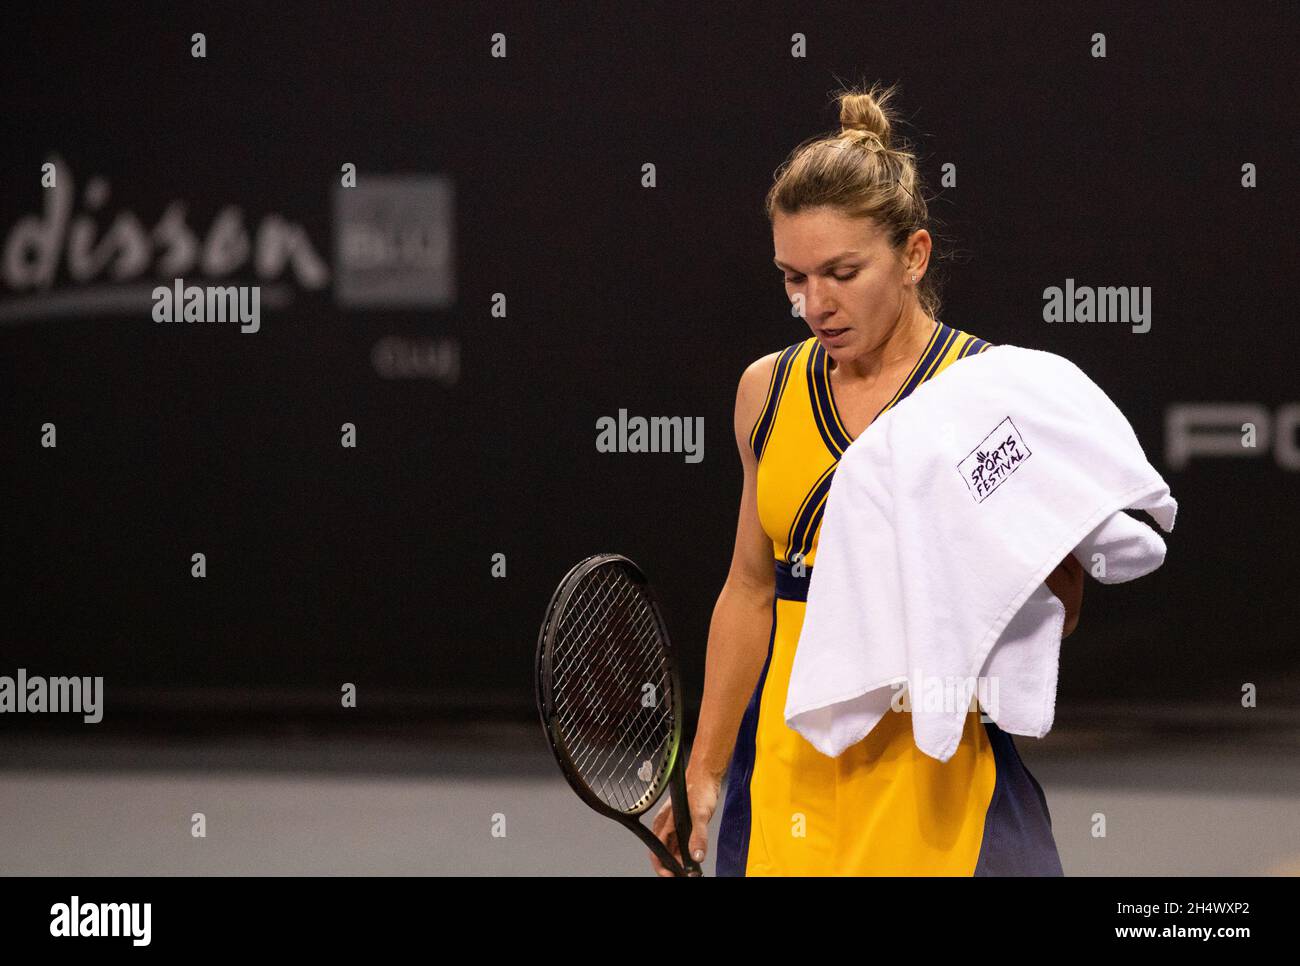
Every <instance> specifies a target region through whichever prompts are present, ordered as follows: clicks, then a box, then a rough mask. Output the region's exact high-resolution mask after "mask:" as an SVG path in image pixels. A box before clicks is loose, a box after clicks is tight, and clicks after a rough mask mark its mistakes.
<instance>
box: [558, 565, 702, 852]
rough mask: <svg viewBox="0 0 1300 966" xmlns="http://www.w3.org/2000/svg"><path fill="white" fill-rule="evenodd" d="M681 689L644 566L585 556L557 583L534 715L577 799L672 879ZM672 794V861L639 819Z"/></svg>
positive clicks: (680, 806) (686, 817)
mask: <svg viewBox="0 0 1300 966" xmlns="http://www.w3.org/2000/svg"><path fill="white" fill-rule="evenodd" d="M681 708H682V702H681V682H680V680H679V678H678V676H677V668H676V665H675V664H674V663H673V656H672V645H671V644H670V643H669V640H668V630H667V628H666V627H665V626H664V621H663V616H662V615H661V614H660V612H659V606H658V604H656V603H655V599H654V595H653V594H652V592H651V590H650V582H649V581H648V580H647V579H646V577H645V574H643V573H642V572H641V568H640V567H638V566H637V565H636V564H634V563H633V562H632V561H631V560H628V559H627V558H626V557H624V556H621V555H620V554H616V553H601V554H596V555H595V556H592V557H588V558H587V559H586V560H583V561H581V562H580V563H578V564H577V565H575V566H574V567H573V569H572V570H570V571H569V572H568V573H567V574H566V575H565V577H564V579H563V580H561V581H560V586H559V587H557V588H556V590H555V594H554V595H553V596H552V597H551V603H550V605H549V606H548V607H547V609H546V618H545V620H543V622H542V630H541V633H540V634H539V635H538V637H537V709H538V711H539V712H540V713H541V716H542V727H543V728H544V729H545V731H546V736H547V738H548V740H549V741H550V744H551V751H553V752H554V753H555V760H556V761H557V762H559V764H560V770H561V771H562V772H564V777H565V778H567V779H568V781H569V784H570V785H571V786H573V790H574V791H575V792H577V793H578V797H579V798H581V799H582V800H583V801H584V802H586V803H587V804H588V805H590V806H591V807H592V808H593V809H595V810H596V811H597V812H599V813H600V814H601V815H604V816H606V817H608V818H612V819H614V820H615V821H616V822H620V823H622V824H623V825H625V826H627V827H628V828H629V829H631V830H632V831H633V832H635V833H636V834H637V835H638V836H640V837H641V840H642V841H643V842H645V844H646V845H648V846H649V847H650V848H651V850H653V851H654V853H655V854H656V855H657V856H658V857H659V860H660V861H661V862H662V863H663V864H664V865H665V866H666V867H667V868H668V869H670V870H672V872H673V874H674V875H677V876H688V875H689V876H698V875H700V874H701V873H700V866H699V864H698V863H697V862H695V861H694V860H693V859H692V858H691V857H690V855H689V854H688V853H687V847H686V843H689V842H690V839H691V809H690V805H689V804H688V802H687V800H686V779H685V762H684V761H683V758H684V757H685V756H684V755H683V754H682V753H681V737H682V711H681ZM665 789H671V794H672V802H673V817H674V821H675V824H676V828H677V842H678V846H679V849H680V851H681V852H682V855H683V860H682V861H678V859H677V857H676V856H674V855H673V854H672V853H671V852H670V851H669V850H668V849H667V848H666V847H665V846H664V844H663V843H662V842H660V841H659V839H658V837H657V836H655V835H654V834H653V833H652V832H651V831H650V830H649V829H647V828H646V827H645V826H644V825H642V824H641V822H640V821H639V817H640V816H641V815H643V814H644V813H645V812H647V811H648V810H649V809H650V807H651V806H652V805H654V803H655V802H656V801H658V800H659V798H660V796H662V795H663V793H664V790H665Z"/></svg>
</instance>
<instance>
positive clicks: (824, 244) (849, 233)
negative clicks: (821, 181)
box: [772, 208, 929, 361]
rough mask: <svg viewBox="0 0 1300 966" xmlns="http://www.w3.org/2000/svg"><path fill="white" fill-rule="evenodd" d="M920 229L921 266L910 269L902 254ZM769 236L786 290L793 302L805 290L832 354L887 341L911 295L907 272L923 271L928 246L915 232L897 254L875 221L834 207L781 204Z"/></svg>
mask: <svg viewBox="0 0 1300 966" xmlns="http://www.w3.org/2000/svg"><path fill="white" fill-rule="evenodd" d="M922 235H924V236H925V238H924V240H923V241H921V242H920V243H919V244H920V247H921V248H922V249H924V251H922V252H920V253H919V254H920V256H921V259H920V261H918V262H916V264H917V265H918V266H919V267H914V268H910V269H909V268H908V265H907V264H906V262H905V260H904V259H905V258H906V255H907V253H908V252H909V251H914V250H915V249H916V247H917V245H918V239H919V236H922ZM772 242H773V247H774V248H775V249H776V257H775V259H774V261H775V262H776V263H777V267H778V268H780V269H781V271H782V274H783V275H784V278H785V291H786V294H787V295H788V296H789V297H790V300H791V302H794V303H796V304H797V300H798V298H799V297H800V296H802V298H803V317H804V321H806V322H807V323H808V327H809V328H810V329H812V332H813V335H815V336H817V338H818V339H819V340H820V341H821V344H822V345H823V346H825V348H826V351H827V352H828V353H829V354H830V356H831V358H833V359H835V360H837V361H838V360H840V359H850V358H853V357H855V356H857V355H859V354H861V353H863V352H866V351H869V350H871V349H874V348H876V347H877V346H879V345H880V344H881V342H883V341H884V339H885V337H886V336H887V335H888V334H889V332H890V329H891V328H892V327H893V326H894V324H895V323H896V322H898V321H899V318H900V316H901V314H902V311H903V307H904V305H905V302H906V301H907V299H908V297H909V296H914V294H915V291H914V290H912V291H911V292H909V290H908V284H909V283H910V278H909V276H910V275H911V274H912V273H915V274H916V275H917V277H918V279H919V278H920V276H921V271H922V270H923V269H924V257H925V255H928V253H929V248H928V242H929V235H928V234H927V233H926V232H925V231H924V230H921V231H918V232H916V233H914V234H913V236H912V239H911V240H910V241H909V244H908V246H907V249H905V250H904V259H900V257H899V255H898V254H897V253H896V252H895V251H894V250H893V249H891V248H890V247H889V244H888V241H887V240H886V236H885V233H884V231H883V230H882V229H881V228H880V226H879V225H878V224H877V223H876V222H875V221H873V220H871V219H857V218H850V217H849V216H847V215H844V214H842V213H841V212H840V211H838V210H836V209H832V208H810V209H805V210H803V211H801V212H799V213H798V214H794V215H787V214H785V213H783V212H781V211H778V212H777V213H776V214H775V216H774V217H773V220H772ZM914 255H915V252H914ZM913 260H914V261H916V259H915V257H914V259H913ZM912 301H913V303H914V304H915V299H914V298H913V299H912Z"/></svg>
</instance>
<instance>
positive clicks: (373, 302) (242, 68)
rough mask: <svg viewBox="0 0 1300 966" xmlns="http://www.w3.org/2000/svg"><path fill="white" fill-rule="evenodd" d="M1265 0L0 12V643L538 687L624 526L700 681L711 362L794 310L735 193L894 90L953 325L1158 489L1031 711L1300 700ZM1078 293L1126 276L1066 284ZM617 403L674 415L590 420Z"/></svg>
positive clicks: (1291, 130)
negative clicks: (235, 310) (584, 584)
mask: <svg viewBox="0 0 1300 966" xmlns="http://www.w3.org/2000/svg"><path fill="white" fill-rule="evenodd" d="M1292 10H1293V8H1292V6H1291V5H1288V4H1272V3H1268V4H1264V3H1250V4H1244V5H1243V4H1231V5H1229V4H1224V5H1221V6H1220V5H1211V4H1185V5H1184V4H1144V5H1140V6H1139V7H1138V8H1134V7H1133V6H1132V5H1131V4H1127V3H1119V2H1116V3H1103V4H1087V5H1083V6H1080V5H1077V4H1061V5H1052V4H1046V5H1045V4H1038V3H1032V4H997V5H991V4H990V5H983V4H947V3H945V4H916V3H897V4H890V3H871V4H867V3H852V4H814V5H808V4H802V3H800V4H793V3H792V4H759V3H743V4H741V3H737V4H705V5H701V6H681V7H672V6H664V5H660V4H648V5H641V4H612V3H611V4H550V3H547V4H508V5H507V4H500V5H498V4H487V5H480V4H442V5H436V6H435V5H429V4H422V3H402V4H392V3H390V4H380V5H363V4H356V5H351V4H347V5H345V4H329V5H322V4H298V5H295V4H251V5H245V4H214V5H206V6H202V7H200V6H189V5H186V4H157V5H113V6H108V5H102V6H101V5H94V6H91V5H86V6H83V7H63V6H59V5H46V4H41V5H31V6H30V8H29V9H27V10H26V11H25V12H24V13H21V14H17V13H11V14H10V16H9V17H8V18H7V23H6V27H5V32H4V33H5V35H4V38H3V40H2V41H0V43H2V44H3V58H2V63H0V70H2V71H3V87H2V91H0V97H2V104H3V126H4V136H3V142H2V147H0V165H2V167H0V176H2V178H3V180H2V182H0V245H3V250H2V252H0V256H2V258H3V261H2V263H0V360H2V361H0V380H2V383H3V390H2V392H3V396H2V398H3V406H4V409H3V413H4V418H3V419H2V420H0V443H2V444H3V453H4V459H5V473H4V492H5V526H4V539H3V554H2V556H3V568H4V572H3V577H4V584H5V599H6V605H5V621H4V635H3V645H2V653H0V675H2V674H8V675H13V674H15V673H16V671H17V670H18V669H19V668H23V669H25V670H26V672H27V673H28V674H44V675H102V676H103V677H104V679H105V688H106V693H107V704H108V707H109V714H111V713H112V709H113V707H114V701H116V702H117V707H119V708H126V707H162V706H165V705H167V704H168V702H170V703H171V705H172V706H173V707H188V706H198V705H201V704H202V703H203V702H204V701H219V700H222V698H223V696H225V698H224V699H225V700H227V701H232V702H234V704H235V705H237V706H247V707H254V706H256V705H257V703H258V702H259V701H262V702H272V703H278V706H281V707H304V708H306V707H311V706H318V707H321V708H328V707H337V706H338V703H339V693H340V688H341V687H342V686H343V685H344V684H345V683H352V684H355V685H356V686H357V688H358V693H359V696H360V702H361V703H362V704H363V705H364V704H365V703H366V702H367V701H368V700H373V701H375V702H378V703H380V704H382V703H384V702H390V703H391V702H397V701H405V702H408V703H409V705H410V706H411V707H420V708H425V709H428V710H433V711H445V712H452V711H463V710H479V711H481V710H484V709H497V710H501V711H504V712H508V713H512V712H522V713H528V712H529V709H530V708H531V699H532V698H531V680H532V678H531V675H532V667H531V665H532V652H533V648H534V646H535V641H536V633H537V627H538V624H539V623H540V620H541V617H542V610H543V607H544V605H545V603H546V600H547V598H548V595H549V593H550V591H551V589H552V588H553V586H554V585H555V583H556V582H557V580H558V579H559V578H560V576H561V575H562V574H563V573H564V572H565V570H566V569H567V568H568V567H569V566H570V565H571V564H572V563H574V562H575V561H576V560H578V559H579V558H581V557H583V556H585V555H587V554H590V553H594V552H597V551H605V550H616V551H620V552H622V553H625V554H627V555H629V556H631V557H632V558H633V559H635V560H636V561H638V562H639V563H640V564H641V565H642V566H643V568H644V569H645V570H646V571H647V572H648V574H649V575H650V576H651V578H652V580H653V581H654V582H655V583H656V585H657V586H658V587H659V588H660V590H661V594H662V597H663V600H664V604H665V608H666V612H667V616H668V620H669V623H670V627H671V630H672V633H673V634H674V637H675V639H676V642H677V644H678V645H679V646H680V648H681V650H682V652H683V662H684V677H685V680H686V682H687V690H688V693H689V694H690V695H691V696H692V698H693V699H697V698H698V694H699V692H700V688H701V685H702V680H703V662H704V651H705V643H706V640H707V633H708V626H709V619H710V613H711V608H712V606H713V603H714V601H715V599H716V596H717V594H718V591H719V589H720V588H721V586H722V583H723V580H724V577H725V575H726V572H727V567H728V564H729V560H730V556H731V550H732V543H733V540H734V532H735V524H736V515H737V508H738V502H739V495H740V480H741V470H740V462H739V459H738V457H737V453H736V448H735V442H734V438H733V433H732V410H733V405H734V400H735V391H736V385H737V381H738V379H739V377H740V374H741V372H742V371H743V369H744V368H745V366H746V365H747V364H748V363H750V362H751V361H753V360H754V359H756V358H758V357H760V356H762V355H765V354H766V353H769V352H772V351H774V350H777V349H780V348H782V347H784V346H787V345H789V344H791V343H793V342H795V341H797V340H799V339H802V338H804V337H806V336H807V334H808V330H807V327H806V325H805V324H804V322H803V321H802V320H801V319H799V318H796V317H792V316H791V313H790V306H789V304H788V302H787V300H786V297H785V294H784V291H783V288H782V285H781V279H780V273H779V272H778V271H777V270H776V269H775V267H774V266H773V265H772V262H771V260H772V255H773V252H772V241H771V234H770V229H769V226H768V224H767V221H766V218H765V217H764V215H763V212H762V200H763V195H764V193H765V191H766V190H767V188H768V187H769V185H770V184H771V179H772V173H773V170H774V169H775V168H776V167H777V165H778V164H780V162H781V161H782V160H783V159H784V157H785V156H786V154H787V153H788V151H789V150H790V149H791V148H792V147H794V146H795V145H796V144H797V143H798V142H800V141H801V140H803V139H804V138H807V137H810V136H812V135H814V134H819V133H824V132H827V131H830V130H833V129H835V128H836V127H837V126H838V120H837V118H836V116H835V115H834V113H833V106H832V104H831V100H830V97H831V94H832V93H833V91H834V90H835V89H836V88H837V87H838V86H839V85H840V83H841V82H846V83H855V82H860V81H863V80H865V81H868V82H870V81H874V80H881V81H884V82H886V83H893V82H897V83H898V84H899V85H900V94H899V97H898V100H897V102H896V105H895V106H896V107H898V108H899V109H900V110H901V111H902V113H903V116H904V117H905V119H906V120H907V122H908V124H907V125H906V126H905V127H904V129H903V130H902V131H901V132H899V133H901V134H902V135H904V136H905V137H907V138H909V139H910V140H911V142H912V143H913V144H914V145H915V147H916V148H917V150H918V151H919V154H920V159H921V165H922V170H923V172H924V174H925V176H926V178H927V180H928V181H929V187H930V194H931V196H932V197H933V200H932V202H931V210H932V212H933V214H934V215H935V216H936V217H937V218H938V219H939V223H938V225H937V230H936V237H937V246H938V247H937V250H938V252H939V254H940V255H941V256H942V257H943V261H942V262H941V263H940V265H939V267H940V268H941V269H942V270H943V272H944V274H945V275H946V277H947V285H946V287H945V300H944V305H943V309H942V311H941V313H940V317H941V318H942V319H943V321H945V322H947V323H948V324H950V325H953V326H955V327H958V328H961V329H965V330H967V331H970V332H974V333H975V334H977V335H979V336H981V337H983V338H985V339H987V340H989V341H991V342H994V343H1011V344H1016V345H1022V346H1028V347H1033V348H1040V349H1046V350H1048V351H1051V352H1055V353H1059V354H1061V355H1063V356H1066V357H1067V358H1069V359H1071V360H1073V361H1074V362H1076V363H1077V364H1078V365H1079V366H1081V367H1082V368H1083V370H1084V371H1085V372H1086V373H1088V374H1089V375H1090V376H1091V377H1092V378H1093V379H1094V380H1095V381H1096V382H1097V383H1098V384H1099V385H1100V386H1101V387H1102V388H1103V389H1104V390H1105V391H1106V392H1107V393H1109V394H1110V395H1111V397H1112V398H1113V399H1114V400H1115V402H1116V403H1117V404H1118V405H1119V406H1120V408H1121V409H1122V410H1123V411H1124V412H1125V413H1126V414H1127V415H1128V417H1129V418H1130V420H1131V422H1132V423H1133V426H1134V428H1135V430H1136V432H1137V434H1138V437H1139V439H1140V440H1141V441H1142V443H1143V446H1144V447H1145V448H1146V450H1147V453H1148V455H1149V456H1150V457H1151V459H1152V462H1153V463H1155V465H1156V466H1157V467H1158V468H1159V469H1160V470H1161V472H1162V473H1163V474H1164V475H1165V478H1166V479H1167V480H1168V481H1169V483H1170V485H1171V487H1172V490H1173V493H1174V495H1175V497H1176V498H1177V499H1178V500H1179V503H1180V512H1179V516H1178V523H1177V528H1176V530H1175V532H1174V533H1173V534H1171V535H1170V536H1169V537H1168V543H1169V548H1170V549H1169V557H1168V559H1167V562H1166V564H1165V565H1164V567H1163V568H1161V569H1160V570H1159V571H1157V572H1156V573H1155V574H1153V575H1152V576H1150V577H1148V578H1145V579H1143V580H1140V581H1136V582H1134V583H1133V584H1130V585H1121V586H1114V587H1101V586H1100V585H1098V584H1096V583H1092V582H1090V583H1089V586H1088V590H1087V592H1086V594H1085V600H1084V609H1083V616H1082V621H1081V623H1080V626H1079V630H1078V631H1077V632H1076V633H1075V635H1074V636H1072V637H1071V638H1070V639H1069V640H1068V641H1067V642H1066V645H1065V647H1064V649H1063V671H1062V680H1061V701H1062V702H1063V703H1066V702H1069V701H1071V700H1077V701H1085V700H1095V699H1113V700H1117V701H1123V702H1128V703H1129V704H1130V705H1131V706H1140V705H1142V704H1143V703H1150V704H1152V705H1155V704H1160V703H1163V702H1168V701H1185V700H1195V701H1198V702H1203V703H1204V705H1205V706H1206V707H1207V708H1209V707H1214V708H1218V709H1220V710H1231V709H1233V708H1235V707H1238V706H1239V705H1240V693H1241V689H1242V687H1243V686H1244V685H1246V684H1255V685H1256V686H1258V687H1259V689H1260V694H1261V702H1263V701H1264V699H1265V698H1267V700H1268V701H1270V702H1273V703H1275V704H1276V703H1277V702H1279V701H1281V700H1283V699H1284V698H1289V700H1291V701H1293V702H1296V701H1300V696H1298V695H1297V693H1296V692H1297V678H1296V675H1295V672H1296V668H1297V662H1298V659H1297V631H1296V628H1297V617H1298V616H1300V605H1298V604H1297V595H1296V593H1295V592H1294V589H1293V587H1294V584H1295V579H1296V573H1297V569H1298V568H1297V564H1298V562H1300V559H1298V558H1300V554H1298V553H1297V524H1296V510H1297V496H1298V495H1300V439H1298V438H1297V436H1298V432H1297V430H1298V427H1300V385H1298V383H1297V375H1296V371H1297V370H1296V357H1297V348H1300V336H1298V335H1297V328H1296V326H1295V324H1294V322H1293V320H1292V316H1291V310H1292V304H1291V302H1290V299H1291V297H1292V292H1291V288H1292V282H1293V276H1294V265H1295V257H1296V255H1295V242H1294V226H1295V224H1296V202H1295V190H1294V184H1293V180H1294V175H1295V157H1296V155H1295V148H1296V141H1295V121H1294V115H1295V112H1294V108H1293V101H1294V93H1295V90H1296V89H1297V83H1296V82H1297V78H1296V69H1295V58H1294V50H1293V48H1292V47H1291V46H1289V44H1290V42H1291V41H1290V40H1289V39H1288V38H1294V36H1295V26H1296V25H1295V21H1294V15H1293V13H1292ZM1103 45H1104V56H1101V55H1100V54H1101V51H1102V47H1103ZM177 280H180V282H179V283H178V281H177ZM177 284H179V285H180V286H181V295H182V299H181V303H182V304H183V303H185V302H186V301H187V299H188V296H187V295H186V293H185V287H186V286H194V287H197V288H199V289H201V290H203V291H204V292H207V291H208V290H209V289H218V288H222V287H227V286H229V287H232V288H233V289H237V290H239V291H241V292H243V293H244V294H246V295H247V294H248V293H250V292H251V291H252V289H253V288H256V289H257V292H258V298H259V299H260V302H259V303H258V312H257V321H256V323H251V322H247V321H244V322H241V321H237V320H236V319H233V318H228V319H226V320H225V321H221V320H215V321H214V320H213V319H211V318H208V319H206V320H205V321H201V322H199V321H195V322H187V321H185V320H184V318H183V317H181V318H167V317H165V316H164V317H163V320H162V321H159V320H158V319H159V315H158V313H159V312H160V311H165V303H162V302H160V299H159V297H156V296H155V289H157V288H159V287H162V288H165V289H168V290H169V293H174V292H175V291H176V286H177ZM1085 288H1091V289H1092V290H1094V291H1096V290H1098V289H1112V290H1115V291H1117V292H1118V291H1121V290H1122V291H1123V293H1125V294H1126V295H1128V296H1131V298H1132V301H1131V302H1129V303H1128V304H1127V308H1126V310H1125V312H1120V313H1119V316H1118V317H1107V318H1106V319H1104V320H1098V319H1085V320H1083V321H1078V320H1077V315H1078V311H1077V306H1079V305H1081V304H1083V302H1082V297H1081V296H1079V295H1078V294H1077V293H1080V292H1082V291H1083V290H1084V289H1085ZM1053 289H1060V290H1061V292H1062V293H1063V297H1068V296H1069V295H1071V293H1074V295H1075V297H1074V298H1072V299H1070V300H1069V303H1068V304H1069V305H1071V306H1075V307H1076V311H1075V313H1074V318H1076V320H1074V321H1070V320H1069V317H1070V312H1069V310H1068V309H1067V312H1066V315H1067V319H1066V320H1061V321H1047V317H1048V315H1049V314H1050V313H1049V303H1051V302H1052V290H1053ZM171 297H172V296H171V294H168V295H167V296H165V298H171ZM222 297H224V296H222ZM160 305H161V306H162V308H160ZM208 307H209V308H211V306H210V305H209V306H208ZM245 307H246V308H247V307H248V306H245ZM175 308H176V310H177V314H178V315H182V316H183V311H182V306H181V305H178V306H176V307H175ZM196 311H197V310H196ZM1125 313H1127V314H1125ZM637 417H641V418H646V419H650V418H653V417H677V418H679V419H680V421H681V423H680V425H681V426H682V427H683V428H691V429H694V428H696V427H700V428H702V437H701V438H699V439H695V440H694V444H693V445H692V446H691V447H686V446H685V444H683V446H680V447H677V451H674V452H629V451H616V452H605V451H602V447H601V446H600V445H599V436H600V431H599V426H600V425H601V421H602V420H604V419H611V420H613V424H614V425H615V426H616V427H617V426H620V425H623V426H627V425H628V424H630V423H631V422H633V421H634V420H635V419H636V418H637ZM1243 424H1251V426H1252V427H1253V430H1247V431H1246V432H1245V433H1243V429H1242V427H1243ZM616 438H621V437H618V435H617V432H616ZM688 438H689V437H688ZM1243 439H1244V440H1245V444H1243ZM51 444H53V445H51ZM1250 444H1253V445H1250ZM196 555H202V556H201V557H199V556H196ZM200 573H201V574H202V576H196V574H200Z"/></svg>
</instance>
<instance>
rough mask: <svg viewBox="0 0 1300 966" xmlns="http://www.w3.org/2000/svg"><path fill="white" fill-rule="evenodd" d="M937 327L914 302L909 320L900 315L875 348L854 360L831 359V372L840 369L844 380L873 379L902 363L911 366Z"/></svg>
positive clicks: (901, 365) (869, 380)
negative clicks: (840, 360)
mask: <svg viewBox="0 0 1300 966" xmlns="http://www.w3.org/2000/svg"><path fill="white" fill-rule="evenodd" d="M934 327H935V320H934V319H932V318H930V317H929V316H928V315H926V314H925V311H924V310H922V308H921V307H920V306H919V305H914V311H912V312H910V313H907V318H906V320H904V319H903V318H902V316H901V315H900V318H899V320H898V321H896V322H895V323H894V325H892V326H891V327H890V329H889V331H888V332H887V333H885V336H884V338H883V339H881V341H880V342H879V343H877V344H876V345H875V346H874V347H872V348H870V349H868V350H867V351H866V352H863V353H862V354H860V355H858V356H856V357H854V358H852V359H844V360H842V364H840V363H834V360H832V363H833V364H832V365H831V371H832V372H838V373H839V376H840V378H841V379H842V380H848V381H851V382H856V381H858V380H865V381H867V382H874V381H875V380H876V379H878V378H879V377H880V376H881V374H882V373H889V372H893V371H894V370H896V369H898V368H900V367H903V366H906V367H907V368H909V369H910V368H911V367H912V366H913V365H915V364H916V360H917V359H918V358H919V357H920V355H921V352H922V351H923V350H924V349H925V347H926V345H927V344H928V343H929V341H930V336H931V335H932V334H933V332H934Z"/></svg>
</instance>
